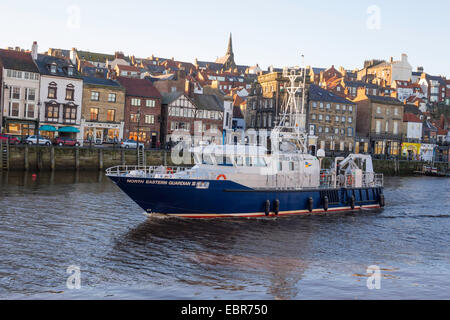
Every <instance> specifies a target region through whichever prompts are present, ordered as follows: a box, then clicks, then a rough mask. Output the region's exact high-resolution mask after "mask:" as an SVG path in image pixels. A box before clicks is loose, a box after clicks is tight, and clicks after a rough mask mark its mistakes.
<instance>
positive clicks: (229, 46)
mask: <svg viewBox="0 0 450 320" xmlns="http://www.w3.org/2000/svg"><path fill="white" fill-rule="evenodd" d="M227 54H233V41H232V39H231V32H230V39H229V40H228V50H227Z"/></svg>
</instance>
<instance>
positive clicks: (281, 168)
mask: <svg viewBox="0 0 450 320" xmlns="http://www.w3.org/2000/svg"><path fill="white" fill-rule="evenodd" d="M278 171H283V162H281V161H280V162H278Z"/></svg>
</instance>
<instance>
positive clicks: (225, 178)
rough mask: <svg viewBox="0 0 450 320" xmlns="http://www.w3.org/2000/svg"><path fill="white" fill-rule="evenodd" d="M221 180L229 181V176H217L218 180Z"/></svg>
mask: <svg viewBox="0 0 450 320" xmlns="http://www.w3.org/2000/svg"><path fill="white" fill-rule="evenodd" d="M221 178H223V180H227V176H226V175H224V174H221V175H219V176H217V180H220V179H221Z"/></svg>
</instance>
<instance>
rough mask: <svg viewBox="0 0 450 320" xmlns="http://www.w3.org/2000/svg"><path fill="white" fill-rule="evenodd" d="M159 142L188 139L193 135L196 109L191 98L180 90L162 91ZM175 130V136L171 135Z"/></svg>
mask: <svg viewBox="0 0 450 320" xmlns="http://www.w3.org/2000/svg"><path fill="white" fill-rule="evenodd" d="M161 95H162V111H161V118H162V122H161V143H162V144H163V145H165V144H166V143H169V142H176V141H179V140H186V139H188V138H187V137H186V136H193V135H194V122H195V121H196V118H197V115H198V110H197V107H196V105H195V104H194V101H193V100H192V98H190V97H189V96H188V95H186V94H185V93H184V92H183V91H181V92H177V91H175V92H162V93H161ZM174 131H177V135H176V136H172V134H173V133H174Z"/></svg>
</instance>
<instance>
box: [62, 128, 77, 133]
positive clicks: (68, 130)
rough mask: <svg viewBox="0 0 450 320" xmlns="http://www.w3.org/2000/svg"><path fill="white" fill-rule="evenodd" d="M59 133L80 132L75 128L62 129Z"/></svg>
mask: <svg viewBox="0 0 450 320" xmlns="http://www.w3.org/2000/svg"><path fill="white" fill-rule="evenodd" d="M58 132H69V133H78V132H80V130H78V129H77V128H74V127H61V128H59V129H58Z"/></svg>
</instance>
